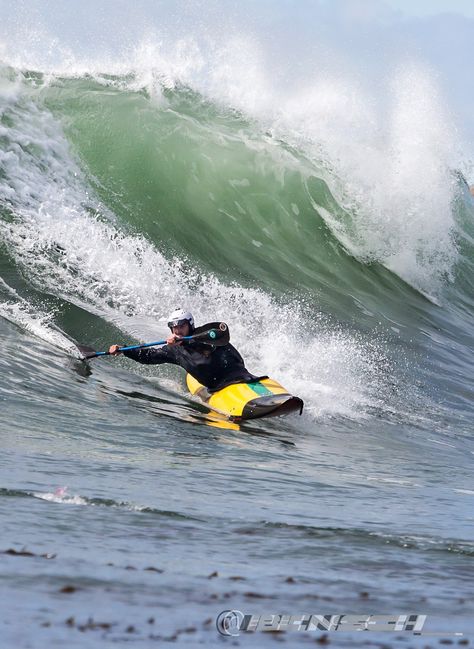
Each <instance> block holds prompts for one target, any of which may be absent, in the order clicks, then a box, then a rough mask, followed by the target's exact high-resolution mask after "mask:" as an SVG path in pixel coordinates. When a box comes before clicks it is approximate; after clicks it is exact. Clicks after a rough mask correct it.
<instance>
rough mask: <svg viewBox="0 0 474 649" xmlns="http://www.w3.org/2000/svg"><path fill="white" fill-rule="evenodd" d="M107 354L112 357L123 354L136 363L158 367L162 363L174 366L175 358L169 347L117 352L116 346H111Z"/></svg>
mask: <svg viewBox="0 0 474 649" xmlns="http://www.w3.org/2000/svg"><path fill="white" fill-rule="evenodd" d="M109 353H110V354H112V356H116V355H117V354H123V355H124V356H126V357H127V358H131V359H132V360H134V361H137V362H138V363H143V364H145V365H160V364H162V363H173V364H175V365H176V356H175V353H174V350H173V349H172V347H170V346H169V345H165V346H164V347H161V349H153V348H152V347H147V348H145V349H128V350H126V351H124V352H120V351H119V346H118V345H111V347H110V348H109Z"/></svg>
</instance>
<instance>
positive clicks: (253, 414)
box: [186, 374, 304, 421]
mask: <svg viewBox="0 0 474 649" xmlns="http://www.w3.org/2000/svg"><path fill="white" fill-rule="evenodd" d="M186 383H187V385H188V389H189V391H190V392H191V394H192V395H196V396H198V397H199V398H200V399H201V400H202V401H204V403H205V404H206V405H207V406H208V407H209V408H210V409H211V410H215V411H216V412H220V413H222V414H223V415H226V417H228V418H229V419H230V420H232V421H242V420H244V419H257V418H258V417H275V416H277V415H286V414H288V413H290V412H299V414H300V415H301V413H302V412H303V405H304V404H303V400H302V399H300V398H299V397H294V396H293V395H291V394H289V392H287V390H285V388H284V387H283V386H282V385H280V384H279V383H277V381H274V380H273V379H270V378H262V379H260V380H256V381H252V382H249V383H233V384H232V385H228V386H226V387H225V388H222V390H218V391H217V392H209V390H208V389H207V388H206V387H204V385H202V384H201V383H199V381H197V380H196V379H195V378H194V377H193V376H191V374H187V375H186Z"/></svg>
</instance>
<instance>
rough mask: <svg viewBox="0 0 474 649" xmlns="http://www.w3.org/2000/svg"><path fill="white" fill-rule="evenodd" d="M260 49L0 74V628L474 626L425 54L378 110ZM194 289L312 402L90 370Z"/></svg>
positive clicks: (402, 638)
mask: <svg viewBox="0 0 474 649" xmlns="http://www.w3.org/2000/svg"><path fill="white" fill-rule="evenodd" d="M242 43H244V44H245V41H242V40H241V41H239V40H238V39H236V37H234V38H233V39H229V40H228V41H227V42H226V47H224V48H221V49H218V48H217V49H216V48H215V49H212V48H211V50H204V49H200V48H199V46H198V45H197V44H196V43H189V42H184V41H176V43H175V46H174V49H173V50H172V51H171V54H169V51H168V54H169V56H170V57H171V58H166V57H165V55H164V52H163V50H162V49H160V47H159V43H158V41H156V40H155V41H154V40H153V38H151V37H150V38H149V39H148V40H147V41H146V42H142V43H141V45H140V47H138V48H136V49H135V50H134V57H135V58H133V59H130V61H128V62H127V61H123V60H122V61H120V62H119V63H117V62H116V61H113V60H111V59H110V58H109V59H107V58H105V59H102V60H99V59H97V60H95V62H94V64H92V63H91V62H90V61H85V62H83V63H82V64H81V65H79V64H78V63H77V61H75V62H74V61H73V63H71V61H70V59H68V58H67V56H66V55H65V54H64V53H63V54H64V56H63V59H62V64H61V65H59V64H58V65H52V64H51V63H50V62H48V61H46V60H45V61H42V60H41V59H40V58H38V59H37V60H36V62H35V61H33V62H32V61H26V60H25V59H24V56H23V55H22V56H23V58H22V56H20V55H18V56H17V57H16V58H15V56H13V55H11V56H5V57H4V61H3V63H2V65H1V66H0V340H1V345H2V353H1V354H0V407H1V410H0V430H1V439H2V453H1V456H0V508H1V512H0V520H1V529H2V533H1V544H0V553H1V554H0V561H1V565H2V570H1V584H2V589H1V600H0V601H1V608H2V615H1V620H0V621H1V629H0V646H2V647H3V646H4V647H9V648H10V647H12V648H13V647H25V648H26V647H34V648H36V647H38V648H42V647H53V646H61V647H64V646H68V647H89V646H90V647H97V646H104V647H105V646H109V645H110V646H120V644H124V645H126V646H130V643H132V646H135V644H136V645H137V646H155V645H157V644H159V643H173V644H174V646H181V645H183V646H184V645H188V646H214V645H215V646H220V645H221V644H222V643H223V642H228V643H232V646H273V645H275V643H276V642H278V641H282V642H286V643H287V644H288V645H291V646H293V645H294V644H302V645H305V644H308V643H314V642H315V640H316V641H317V640H318V639H319V640H320V641H321V640H322V641H323V642H324V641H328V642H329V643H330V644H332V645H333V646H348V647H349V646H366V645H367V646H368V645H369V644H370V642H378V645H376V646H381V645H382V644H383V643H385V646H387V645H390V646H403V647H405V646H415V645H416V646H426V645H427V643H428V644H430V643H434V644H438V642H439V641H440V640H441V639H443V637H444V638H448V639H449V638H451V640H452V642H455V643H458V642H459V641H460V639H461V638H460V636H457V637H456V636H453V635H451V636H449V635H447V636H442V635H439V636H432V637H430V638H429V639H426V638H423V637H421V638H420V637H417V636H413V635H412V634H411V633H407V632H402V633H398V634H396V633H395V634H394V633H391V634H388V633H385V634H373V636H370V638H369V639H367V634H362V635H361V634H360V633H343V634H341V633H333V634H330V635H329V636H325V635H324V634H322V633H321V632H307V633H299V634H296V633H295V634H293V635H292V636H291V637H290V636H288V634H285V635H280V636H278V637H277V636H276V635H275V634H265V633H258V636H257V635H256V634H244V633H242V634H241V635H240V636H236V637H227V638H224V637H222V636H220V635H219V634H218V632H217V630H216V626H215V620H216V617H217V615H218V614H219V613H220V612H221V611H223V610H228V609H229V610H234V609H235V610H239V611H242V612H243V613H245V614H255V615H260V614H262V615H263V614H269V613H275V614H277V613H278V614H289V615H298V614H303V613H314V614H356V615H361V616H364V617H365V616H367V615H370V614H384V615H401V614H420V615H426V616H427V621H426V624H425V630H427V631H432V632H439V633H441V634H442V633H447V634H454V633H455V632H459V633H464V640H465V639H466V638H469V636H470V634H472V633H473V631H474V625H473V622H472V620H473V619H474V617H473V610H474V603H473V597H474V587H473V579H472V576H473V571H472V562H473V556H474V513H473V512H474V507H473V506H474V481H473V478H472V466H473V460H474V434H473V411H474V405H473V404H474V401H473V396H474V392H473V387H472V386H473V380H474V370H473V360H474V358H473V357H474V354H473V325H472V322H473V313H474V288H473V262H474V249H473V241H474V218H473V217H474V205H473V201H472V198H471V195H470V193H469V188H468V185H467V183H466V180H465V179H464V176H463V173H462V172H463V160H462V156H460V153H459V151H460V148H459V146H460V144H459V141H458V131H457V129H456V128H455V124H454V122H452V120H451V118H450V114H449V111H448V109H447V108H446V105H445V102H444V98H443V95H442V92H441V91H440V90H439V88H438V86H437V84H436V80H435V79H434V78H433V76H432V75H431V74H430V73H429V71H427V70H426V69H425V68H424V67H423V66H419V65H417V64H416V63H413V62H411V63H406V64H405V65H403V66H400V67H399V68H398V69H397V70H396V71H395V72H394V74H393V76H392V79H391V82H390V92H389V94H388V95H387V96H384V97H383V98H382V99H383V101H381V100H380V97H379V96H378V95H376V96H375V99H374V96H369V95H367V89H366V88H364V87H363V84H362V83H359V82H356V81H354V82H353V83H352V82H349V81H348V80H347V79H344V78H341V77H340V76H333V77H330V76H329V75H327V76H326V77H321V78H319V79H317V80H314V79H313V81H312V82H311V83H310V82H309V81H308V83H307V84H303V83H302V82H301V80H299V81H298V83H299V85H298V84H297V83H296V81H295V85H294V87H293V88H292V89H291V92H287V93H286V94H275V92H276V91H275V89H274V88H273V87H271V85H270V81H269V78H267V77H266V76H265V74H264V72H265V68H264V67H263V68H262V67H259V65H257V63H258V62H259V61H260V58H259V52H260V50H258V48H257V49H255V47H256V46H255V42H253V41H252V43H253V47H250V45H249V44H248V43H247V46H246V47H243V46H242ZM30 44H31V42H30ZM51 48H54V42H53V41H51V42H50V49H51ZM32 51H33V49H32ZM173 57H174V58H173ZM151 62H152V63H153V64H151ZM260 62H261V61H260ZM242 70H244V71H245V75H243V72H242ZM307 72H308V71H307ZM308 74H309V72H308ZM303 78H304V74H303ZM380 93H382V90H380ZM277 99H278V101H277ZM376 100H377V101H376ZM382 104H383V112H381V111H382V108H381V105H382ZM180 306H183V307H187V308H189V309H191V310H192V311H193V313H194V315H195V318H196V321H197V323H198V324H199V323H203V322H206V321H211V320H223V321H225V322H227V323H228V324H229V328H230V333H231V341H232V342H233V344H234V345H235V346H236V347H237V348H238V349H239V350H240V351H241V353H242V355H243V356H244V358H245V360H246V364H247V367H248V368H249V370H250V371H252V372H255V373H258V374H261V373H266V374H269V375H270V376H272V377H274V378H275V379H277V380H279V381H280V382H281V383H283V385H285V386H286V387H287V388H288V390H289V391H290V392H292V393H294V394H297V395H299V396H301V397H302V398H303V399H304V401H305V409H304V413H303V415H302V416H301V417H299V416H297V415H294V416H289V417H286V418H277V419H273V420H272V419H269V420H262V421H256V422H253V423H247V424H244V425H242V426H240V427H239V426H236V425H232V424H228V423H226V422H223V421H222V420H219V419H217V418H216V417H213V416H212V415H209V413H208V412H207V410H206V408H205V407H204V406H203V405H202V404H200V403H198V402H196V401H194V400H193V399H192V398H191V397H190V396H189V395H188V394H187V391H186V388H185V383H184V376H183V372H182V371H181V370H180V369H179V368H175V367H166V366H163V367H159V368H156V367H155V368H154V367H145V366H140V365H138V364H136V363H133V362H132V361H130V360H127V359H124V358H114V359H96V360H94V361H91V362H90V363H88V364H85V363H84V362H82V361H81V360H80V354H79V353H78V350H77V348H76V346H75V342H79V343H83V344H87V345H89V346H92V347H94V348H96V349H106V348H107V347H108V346H109V344H112V343H115V342H117V343H123V344H133V343H134V342H137V341H149V340H156V339H160V338H163V337H165V336H166V332H167V327H166V318H167V315H168V313H169V312H170V311H171V310H173V309H174V308H176V307H180ZM372 637H374V638H375V640H372V639H371V638H372ZM461 641H463V640H462V639H461Z"/></svg>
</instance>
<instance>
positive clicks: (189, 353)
mask: <svg viewBox="0 0 474 649" xmlns="http://www.w3.org/2000/svg"><path fill="white" fill-rule="evenodd" d="M206 326H208V325H204V326H203V327H199V330H197V329H196V330H195V332H194V333H196V332H197V331H200V330H204V329H205V328H206ZM123 353H124V355H125V356H127V357H128V358H132V359H133V360H134V361H138V362H139V363H145V364H148V365H160V364H161V363H173V365H179V366H180V367H182V368H184V369H185V370H186V371H187V372H189V373H190V374H191V375H192V376H194V378H195V379H197V380H198V381H199V383H202V385H204V386H206V387H207V388H208V390H209V391H211V392H214V391H215V390H220V389H221V388H223V387H225V386H226V385H230V384H232V383H240V382H248V381H255V380H256V379H257V378H258V377H256V376H254V375H253V374H250V372H249V371H248V370H247V368H246V367H245V365H244V361H243V358H242V356H241V355H240V354H239V352H238V351H237V350H236V349H235V347H233V346H232V345H231V344H230V343H227V345H223V346H219V347H215V346H214V345H205V344H203V343H201V342H196V341H193V340H184V341H183V342H182V343H181V344H179V345H164V346H163V347H161V348H160V349H152V348H145V349H131V350H129V351H126V352H123Z"/></svg>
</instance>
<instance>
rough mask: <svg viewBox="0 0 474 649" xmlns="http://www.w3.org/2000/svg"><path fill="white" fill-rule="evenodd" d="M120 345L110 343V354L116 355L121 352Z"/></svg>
mask: <svg viewBox="0 0 474 649" xmlns="http://www.w3.org/2000/svg"><path fill="white" fill-rule="evenodd" d="M119 349H120V345H110V347H109V354H110V355H111V356H118V354H121V353H122V352H120V351H119Z"/></svg>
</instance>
